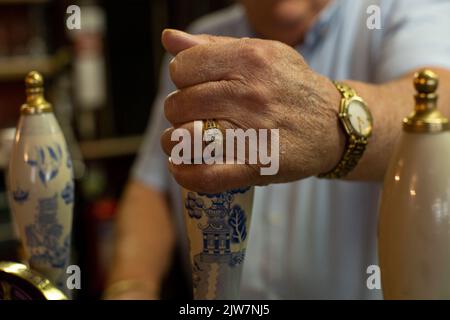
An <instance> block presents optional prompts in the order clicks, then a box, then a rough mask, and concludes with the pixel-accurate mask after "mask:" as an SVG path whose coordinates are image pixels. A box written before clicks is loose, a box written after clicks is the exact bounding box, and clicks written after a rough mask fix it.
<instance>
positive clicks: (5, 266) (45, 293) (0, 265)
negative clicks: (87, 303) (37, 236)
mask: <svg viewBox="0 0 450 320" xmlns="http://www.w3.org/2000/svg"><path fill="white" fill-rule="evenodd" d="M1 272H4V273H7V274H9V275H12V276H15V277H18V278H20V279H21V280H24V281H26V282H27V283H29V284H31V286H33V287H34V288H35V289H36V290H37V291H38V292H40V294H41V295H42V298H43V299H45V300H67V296H66V295H65V294H64V293H63V292H62V291H61V290H59V289H58V288H56V287H55V286H54V285H53V284H52V283H51V282H50V280H48V279H47V278H45V277H43V276H42V275H40V274H39V273H37V272H36V271H33V270H31V269H30V268H28V267H27V266H26V265H24V264H22V263H17V262H10V261H1V262H0V273H1ZM0 285H2V283H1V282H0Z"/></svg>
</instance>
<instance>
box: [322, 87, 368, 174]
mask: <svg viewBox="0 0 450 320" xmlns="http://www.w3.org/2000/svg"><path fill="white" fill-rule="evenodd" d="M333 83H334V85H335V86H336V89H337V90H338V91H339V92H340V93H341V96H342V99H344V100H348V99H351V98H353V97H354V96H356V95H357V94H356V91H355V90H354V89H353V88H351V87H350V86H348V85H346V84H345V83H341V82H337V81H334V82H333ZM343 108H345V104H344V103H341V110H340V112H341V113H343V112H344V111H345V110H343ZM344 131H345V130H344ZM345 134H346V135H347V137H348V140H347V144H346V150H345V152H344V155H343V156H342V158H341V161H339V163H338V164H337V166H336V167H334V169H332V170H331V171H329V172H327V173H323V174H320V175H318V177H319V178H326V179H340V178H342V177H345V176H346V175H347V174H348V173H349V172H350V171H352V170H353V169H354V168H355V167H356V165H357V164H358V161H359V159H361V157H362V155H363V153H364V151H365V149H366V146H367V139H366V138H363V137H357V136H355V135H350V134H348V132H347V131H345Z"/></svg>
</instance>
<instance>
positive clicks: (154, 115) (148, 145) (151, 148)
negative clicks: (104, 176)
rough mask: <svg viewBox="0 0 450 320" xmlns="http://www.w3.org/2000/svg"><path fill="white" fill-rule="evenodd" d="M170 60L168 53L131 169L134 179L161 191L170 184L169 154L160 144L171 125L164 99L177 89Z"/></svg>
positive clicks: (165, 189)
mask: <svg viewBox="0 0 450 320" xmlns="http://www.w3.org/2000/svg"><path fill="white" fill-rule="evenodd" d="M169 61H170V57H169V56H168V55H166V56H165V57H164V60H163V63H162V67H161V78H160V84H159V88H160V89H159V92H158V94H157V96H156V99H155V101H154V103H153V107H152V112H151V115H150V120H149V124H148V126H147V129H146V132H145V134H144V141H143V143H142V144H141V147H140V150H139V152H138V155H137V158H136V160H135V163H134V165H133V167H132V170H131V178H132V179H133V180H137V181H140V182H142V183H144V184H146V185H148V186H150V187H153V188H156V189H157V190H160V191H167V189H168V185H169V172H168V170H167V156H166V155H165V154H164V152H163V150H162V149H161V145H160V137H161V133H162V132H163V131H164V130H165V129H166V128H169V127H171V125H170V124H169V122H168V121H167V120H166V118H165V116H164V100H165V98H166V96H167V95H168V94H169V93H170V92H172V91H174V90H175V89H176V88H175V86H174V85H173V83H172V81H171V80H170V77H169V67H168V66H169Z"/></svg>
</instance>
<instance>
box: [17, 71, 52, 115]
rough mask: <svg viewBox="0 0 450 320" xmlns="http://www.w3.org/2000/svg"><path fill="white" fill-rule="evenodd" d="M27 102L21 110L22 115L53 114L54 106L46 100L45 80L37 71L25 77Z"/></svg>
mask: <svg viewBox="0 0 450 320" xmlns="http://www.w3.org/2000/svg"><path fill="white" fill-rule="evenodd" d="M25 87H26V91H25V92H26V95H27V102H26V103H25V104H23V105H22V108H21V109H20V113H21V114H37V113H44V112H52V105H51V104H50V103H48V102H47V100H45V98H44V78H43V77H42V75H41V74H40V73H39V72H37V71H31V72H30V73H28V75H27V76H26V77H25Z"/></svg>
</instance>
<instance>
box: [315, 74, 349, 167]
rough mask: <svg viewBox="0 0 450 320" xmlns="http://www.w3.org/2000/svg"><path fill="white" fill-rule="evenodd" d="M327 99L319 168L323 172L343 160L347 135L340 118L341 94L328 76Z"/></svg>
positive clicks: (325, 83)
mask: <svg viewBox="0 0 450 320" xmlns="http://www.w3.org/2000/svg"><path fill="white" fill-rule="evenodd" d="M324 87H325V90H324V91H325V95H326V97H327V98H326V101H327V102H328V103H327V105H326V106H325V109H326V114H327V115H328V116H327V117H325V118H326V121H327V123H326V128H327V129H326V135H324V137H323V138H322V140H323V144H324V152H323V155H324V157H323V159H321V160H322V161H319V162H320V163H321V166H320V168H318V173H317V175H319V174H322V173H324V172H330V171H331V170H333V169H334V168H335V167H336V166H337V165H338V164H339V162H340V161H341V159H342V156H343V154H344V152H345V145H346V135H345V132H344V129H343V128H342V124H341V122H340V120H339V107H340V104H341V99H342V97H341V94H340V93H339V91H338V90H337V89H336V86H335V85H334V84H333V82H332V81H331V80H329V79H327V78H325V81H324Z"/></svg>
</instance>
